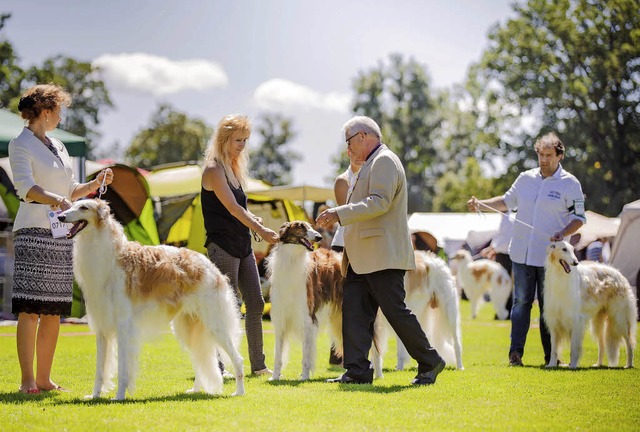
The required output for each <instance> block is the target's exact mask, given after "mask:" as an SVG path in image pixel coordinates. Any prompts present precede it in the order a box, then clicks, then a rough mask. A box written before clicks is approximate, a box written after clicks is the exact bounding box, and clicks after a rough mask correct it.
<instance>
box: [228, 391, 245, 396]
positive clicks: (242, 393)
mask: <svg viewBox="0 0 640 432" xmlns="http://www.w3.org/2000/svg"><path fill="white" fill-rule="evenodd" d="M231 396H244V391H241V392H233V393H232V394H231Z"/></svg>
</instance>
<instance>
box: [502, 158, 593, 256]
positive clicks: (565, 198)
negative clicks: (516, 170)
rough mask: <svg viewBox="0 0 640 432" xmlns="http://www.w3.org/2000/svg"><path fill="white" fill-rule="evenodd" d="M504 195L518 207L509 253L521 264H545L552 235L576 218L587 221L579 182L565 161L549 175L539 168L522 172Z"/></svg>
mask: <svg viewBox="0 0 640 432" xmlns="http://www.w3.org/2000/svg"><path fill="white" fill-rule="evenodd" d="M503 198H504V202H505V203H506V205H507V207H508V208H509V209H511V210H516V209H517V213H516V222H515V223H514V226H513V238H512V239H511V245H510V247H509V255H510V256H511V260H512V261H513V262H516V263H519V264H526V265H530V266H535V267H543V266H544V260H545V257H546V248H547V246H548V245H549V243H550V240H549V239H550V237H551V236H552V235H553V234H555V233H556V232H558V231H560V230H561V229H562V228H564V227H565V226H567V225H568V224H569V222H571V221H572V220H574V219H578V220H581V221H582V222H586V217H585V213H584V195H583V194H582V188H581V186H580V182H579V181H578V179H576V178H575V177H574V176H573V175H572V174H570V173H568V172H567V171H565V170H564V169H562V165H559V166H558V169H557V170H556V172H555V173H554V174H553V175H552V176H550V177H547V178H543V177H542V175H541V174H540V168H534V169H531V170H528V171H525V172H523V173H522V174H520V175H519V176H518V178H517V179H516V181H515V182H514V183H513V185H511V188H510V189H509V190H508V191H507V193H506V194H504V197H503ZM518 221H521V222H524V223H526V224H527V225H530V226H533V227H534V229H533V230H532V229H531V228H529V227H527V226H525V225H523V224H522V223H519V222H518Z"/></svg>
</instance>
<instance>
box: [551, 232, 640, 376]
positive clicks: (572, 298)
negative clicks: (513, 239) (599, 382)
mask: <svg viewBox="0 0 640 432" xmlns="http://www.w3.org/2000/svg"><path fill="white" fill-rule="evenodd" d="M637 318H638V312H637V309H636V298H635V295H634V294H633V291H632V290H631V286H630V285H629V282H628V281H627V279H626V278H625V277H624V276H623V275H622V274H621V273H620V272H619V271H618V270H616V269H615V268H613V267H611V266H608V265H606V264H601V263H596V262H591V261H583V262H581V263H578V260H577V258H576V256H575V253H574V250H573V247H572V246H571V245H570V244H569V243H567V242H564V241H562V242H553V243H551V244H550V245H549V246H548V248H547V258H546V262H545V280H544V319H545V321H546V323H547V327H548V328H549V333H550V334H551V358H550V360H549V364H548V365H547V367H555V366H556V365H557V361H558V356H559V354H560V348H561V346H562V343H563V342H564V341H565V340H567V341H570V343H571V361H570V363H569V367H570V368H572V369H575V368H576V367H577V366H578V362H579V361H580V357H581V355H582V343H583V340H584V333H585V331H586V328H587V323H588V322H589V321H591V331H592V333H593V336H594V338H595V339H596V341H597V342H598V362H597V363H596V364H595V365H594V366H602V365H603V364H604V355H605V352H606V355H607V357H608V360H609V366H610V367H611V366H613V367H615V366H617V365H618V360H619V357H620V345H621V342H622V341H623V340H624V342H625V344H626V351H627V362H626V367H627V368H631V367H633V351H634V349H635V346H636V325H637V323H636V321H637Z"/></svg>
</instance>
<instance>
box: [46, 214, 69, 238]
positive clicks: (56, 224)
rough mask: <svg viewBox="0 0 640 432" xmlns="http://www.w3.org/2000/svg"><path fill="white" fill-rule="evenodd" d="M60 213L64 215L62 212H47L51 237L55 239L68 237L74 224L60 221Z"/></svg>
mask: <svg viewBox="0 0 640 432" xmlns="http://www.w3.org/2000/svg"><path fill="white" fill-rule="evenodd" d="M60 213H62V210H58V211H53V210H47V216H48V217H49V224H50V225H51V235H52V236H53V238H61V237H66V236H67V234H68V233H69V230H70V229H71V226H72V224H70V223H64V222H60V221H59V220H58V215H59V214H60Z"/></svg>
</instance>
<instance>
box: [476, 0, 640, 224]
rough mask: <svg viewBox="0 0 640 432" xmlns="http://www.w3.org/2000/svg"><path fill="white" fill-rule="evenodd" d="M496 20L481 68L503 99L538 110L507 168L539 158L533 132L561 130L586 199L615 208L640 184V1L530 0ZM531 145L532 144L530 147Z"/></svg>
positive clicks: (529, 112)
mask: <svg viewBox="0 0 640 432" xmlns="http://www.w3.org/2000/svg"><path fill="white" fill-rule="evenodd" d="M513 8H514V12H515V17H514V18H512V19H510V20H509V21H508V22H507V23H506V24H504V25H500V26H496V27H495V28H494V29H493V30H492V31H491V33H490V35H489V40H490V47H489V48H488V49H487V50H486V52H485V53H484V55H483V59H482V61H481V64H480V67H481V68H483V69H484V71H485V72H486V74H487V77H488V78H490V79H492V80H494V81H495V82H497V83H499V84H500V85H501V89H502V94H501V96H500V97H501V99H502V101H503V103H504V104H505V105H506V106H513V107H518V108H519V109H520V110H521V112H522V114H523V115H526V116H532V117H536V118H537V119H539V121H540V125H539V126H540V127H539V128H538V131H537V132H536V133H532V134H531V136H526V137H523V140H522V142H521V145H522V148H521V149H514V150H516V151H517V152H520V156H522V157H518V158H517V160H518V161H517V163H515V164H514V165H513V166H512V167H511V168H510V171H511V172H514V171H519V170H521V169H523V168H526V167H528V166H532V165H535V153H533V151H532V146H533V142H534V140H535V137H537V136H539V135H541V134H543V133H546V132H548V131H550V130H556V131H558V132H559V134H560V136H561V138H562V139H563V141H564V142H565V144H566V146H567V157H566V158H565V160H564V161H563V165H564V166H565V168H567V169H568V170H569V171H570V172H572V173H573V174H575V175H576V176H577V177H578V179H579V180H580V181H581V183H582V186H583V189H584V192H585V193H586V195H587V206H588V208H591V209H592V210H595V211H597V212H600V213H606V214H614V215H615V214H617V213H618V212H619V211H620V210H621V208H622V206H623V205H624V204H625V203H626V202H629V201H631V200H633V199H637V198H638V190H640V109H638V106H639V105H638V103H639V101H640V13H639V11H640V1H638V0H557V1H547V0H529V1H527V2H526V3H524V4H516V5H514V6H513ZM524 149H526V150H524Z"/></svg>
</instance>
